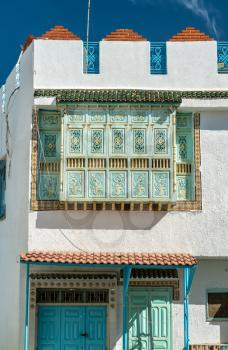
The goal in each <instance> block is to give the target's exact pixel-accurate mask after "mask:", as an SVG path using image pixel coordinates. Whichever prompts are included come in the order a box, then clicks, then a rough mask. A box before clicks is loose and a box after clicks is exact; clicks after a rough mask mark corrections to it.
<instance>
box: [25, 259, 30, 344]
mask: <svg viewBox="0 0 228 350" xmlns="http://www.w3.org/2000/svg"><path fill="white" fill-rule="evenodd" d="M29 271H30V265H29V264H28V265H27V266H26V287H25V288H26V289H25V323H24V350H28V346H29V344H28V321H29Z"/></svg>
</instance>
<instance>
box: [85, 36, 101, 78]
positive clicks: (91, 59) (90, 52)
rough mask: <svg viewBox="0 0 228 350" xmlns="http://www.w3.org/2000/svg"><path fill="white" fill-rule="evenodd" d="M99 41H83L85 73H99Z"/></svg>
mask: <svg viewBox="0 0 228 350" xmlns="http://www.w3.org/2000/svg"><path fill="white" fill-rule="evenodd" d="M99 56H100V48H99V42H89V43H88V45H87V43H86V42H84V43H83V72H84V73H85V74H99V73H100V57H99Z"/></svg>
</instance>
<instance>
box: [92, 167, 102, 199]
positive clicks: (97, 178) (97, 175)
mask: <svg viewBox="0 0 228 350" xmlns="http://www.w3.org/2000/svg"><path fill="white" fill-rule="evenodd" d="M89 197H90V198H104V197H105V171H89Z"/></svg>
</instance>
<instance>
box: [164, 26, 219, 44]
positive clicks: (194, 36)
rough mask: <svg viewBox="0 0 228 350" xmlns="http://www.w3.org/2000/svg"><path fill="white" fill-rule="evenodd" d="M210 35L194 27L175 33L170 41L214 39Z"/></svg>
mask: <svg viewBox="0 0 228 350" xmlns="http://www.w3.org/2000/svg"><path fill="white" fill-rule="evenodd" d="M212 40H214V39H212V38H210V37H209V36H208V35H206V34H204V33H202V32H200V31H199V30H198V29H196V28H194V27H188V28H186V29H183V30H182V31H181V32H180V33H177V34H176V35H173V36H172V38H170V41H212Z"/></svg>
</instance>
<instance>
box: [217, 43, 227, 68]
mask: <svg viewBox="0 0 228 350" xmlns="http://www.w3.org/2000/svg"><path fill="white" fill-rule="evenodd" d="M217 57H218V72H219V73H228V43H227V42H223V43H219V42H218V43H217Z"/></svg>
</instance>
